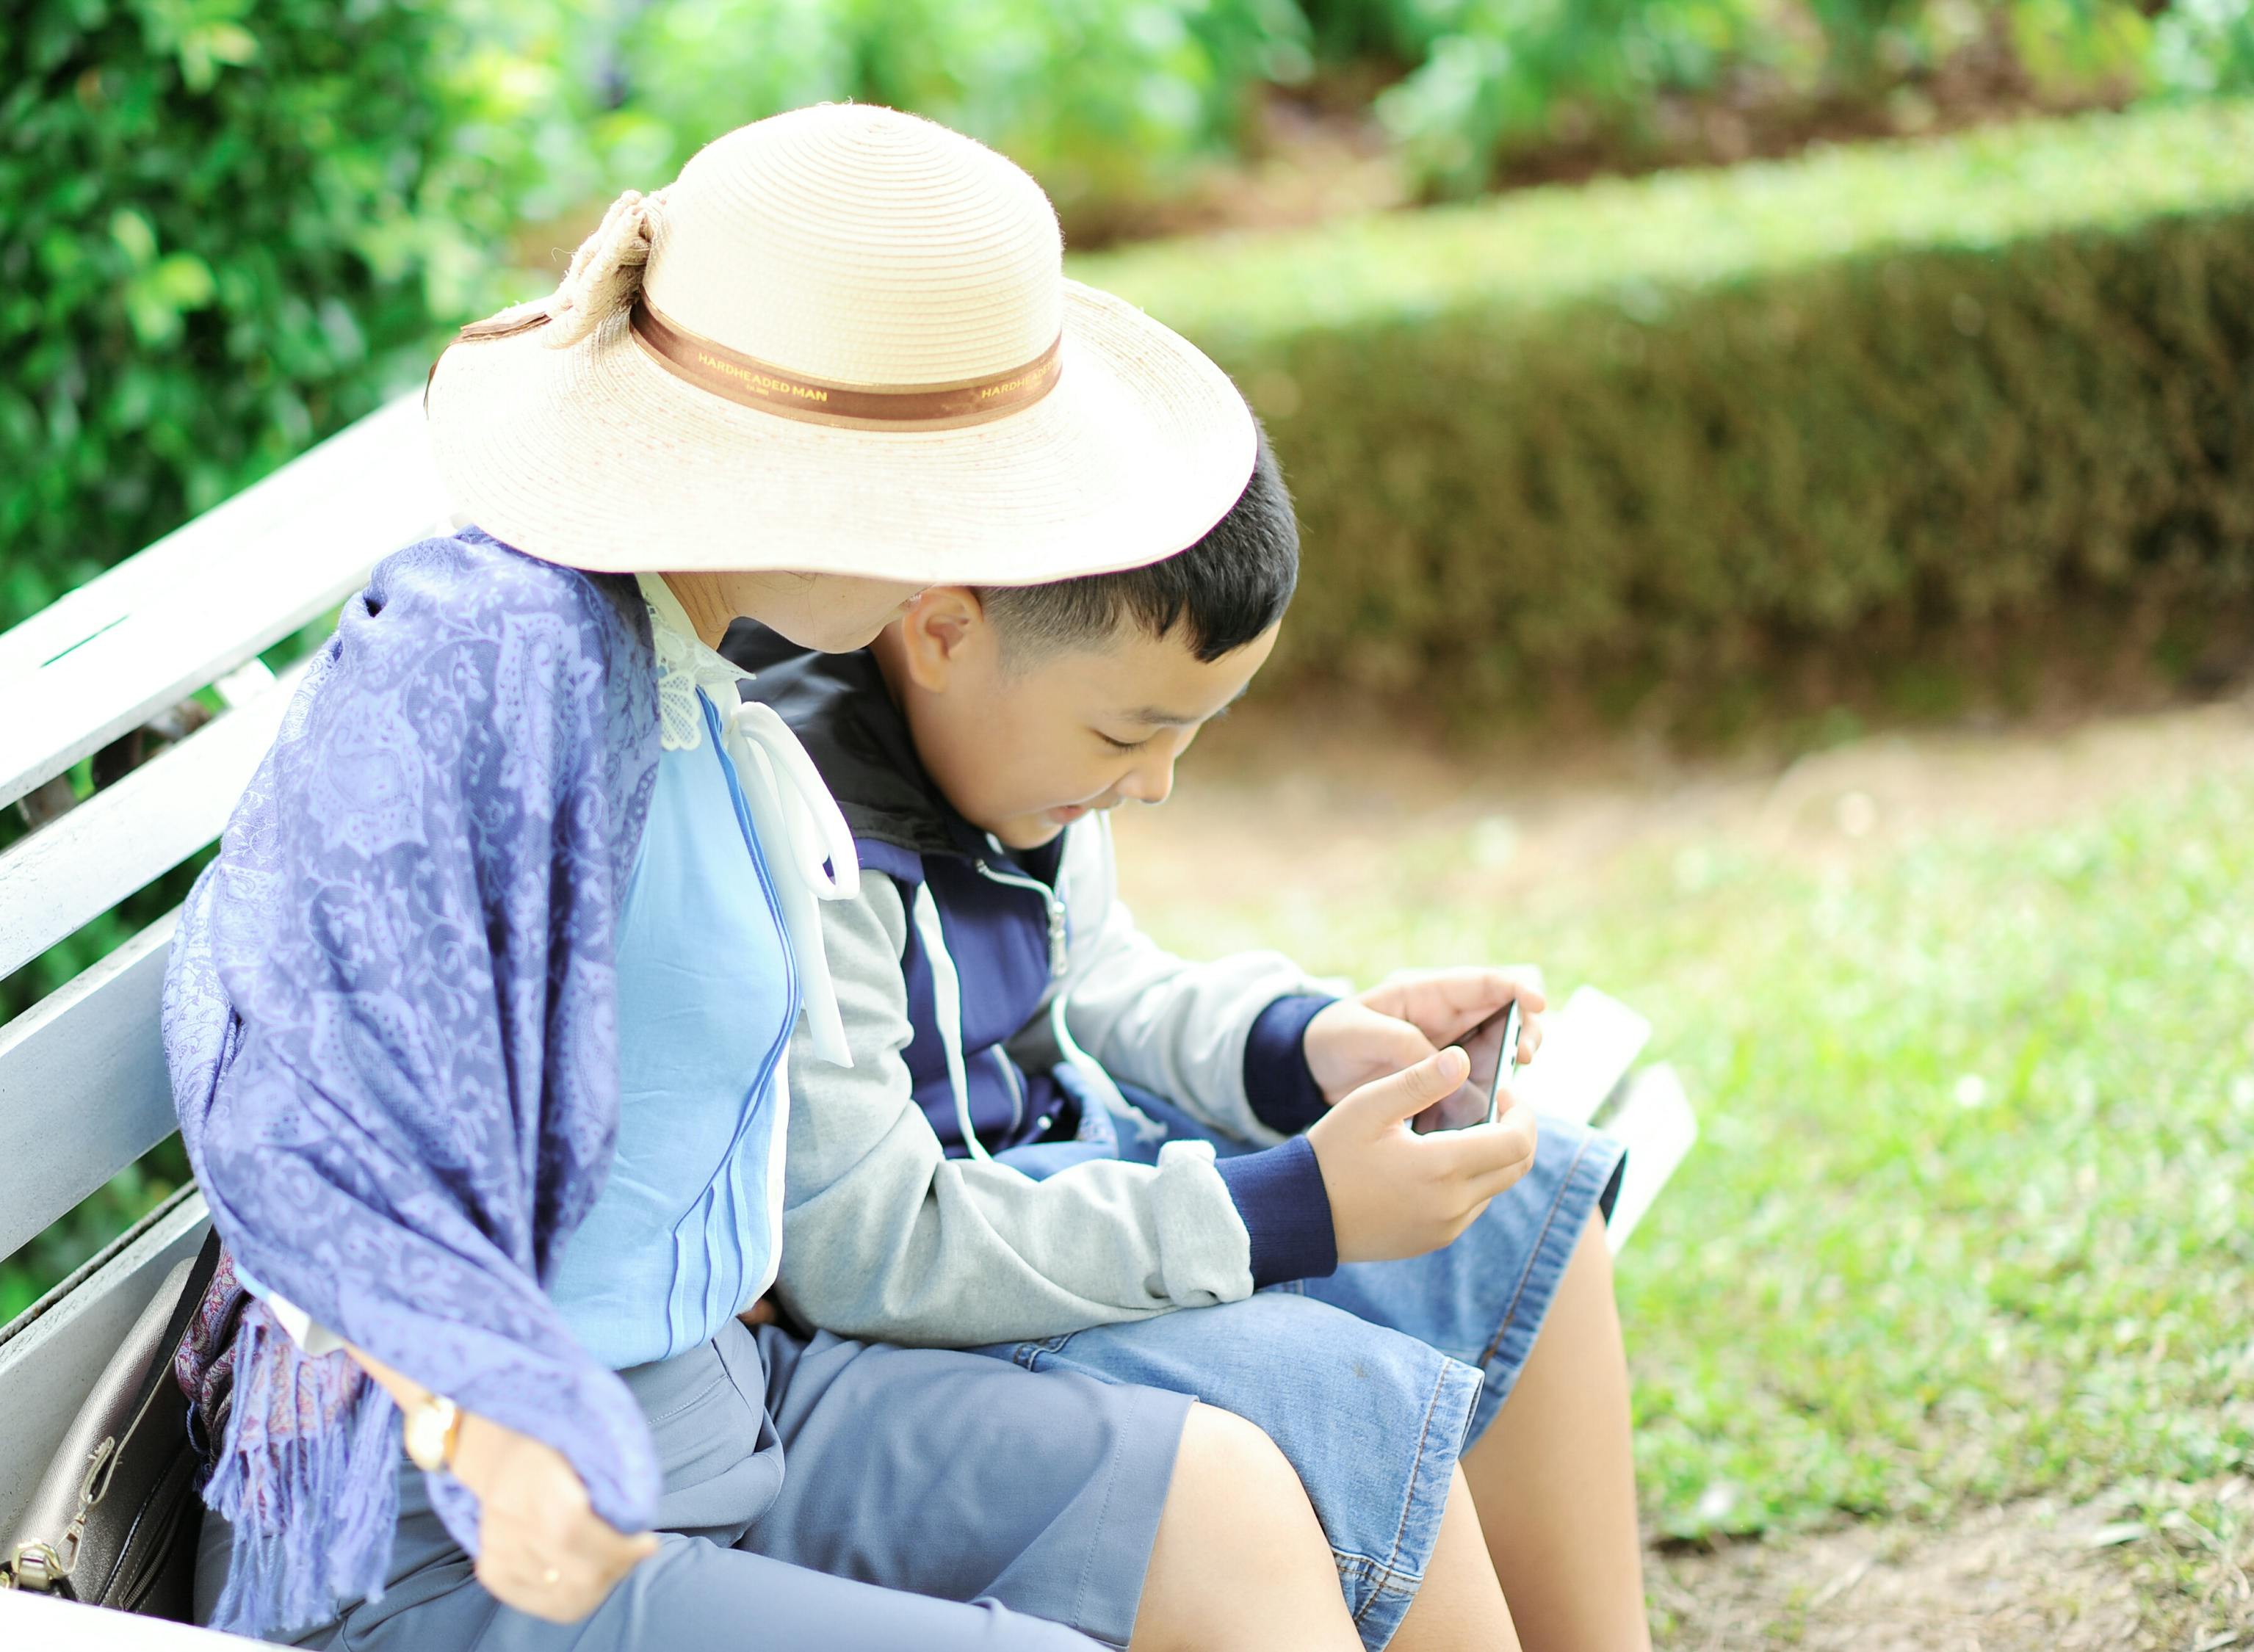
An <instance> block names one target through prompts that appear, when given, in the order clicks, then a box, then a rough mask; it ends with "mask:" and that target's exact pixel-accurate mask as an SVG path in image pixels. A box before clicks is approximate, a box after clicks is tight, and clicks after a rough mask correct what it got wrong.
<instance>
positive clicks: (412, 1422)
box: [399, 1394, 462, 1474]
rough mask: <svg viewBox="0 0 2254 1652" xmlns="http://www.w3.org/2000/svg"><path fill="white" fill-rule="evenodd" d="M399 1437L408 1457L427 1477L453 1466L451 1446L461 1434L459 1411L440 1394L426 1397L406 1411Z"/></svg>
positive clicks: (426, 1395)
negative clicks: (402, 1441)
mask: <svg viewBox="0 0 2254 1652" xmlns="http://www.w3.org/2000/svg"><path fill="white" fill-rule="evenodd" d="M399 1432H400V1433H401V1434H402V1436H403V1437H404V1438H405V1439H406V1441H407V1454H408V1456H409V1457H410V1458H412V1459H414V1461H415V1466H416V1467H417V1468H420V1469H422V1470H423V1472H424V1473H426V1474H437V1472H438V1471H439V1470H440V1469H442V1468H451V1467H453V1465H454V1442H455V1440H456V1439H458V1438H459V1436H460V1434H461V1432H462V1408H461V1407H460V1406H458V1405H455V1404H454V1402H453V1401H452V1400H451V1399H448V1398H446V1397H445V1396H444V1395H443V1394H425V1395H423V1398H420V1399H418V1400H416V1402H415V1403H414V1404H413V1405H409V1407H408V1408H407V1411H406V1414H405V1418H404V1420H403V1421H402V1423H401V1425H400V1431H399Z"/></svg>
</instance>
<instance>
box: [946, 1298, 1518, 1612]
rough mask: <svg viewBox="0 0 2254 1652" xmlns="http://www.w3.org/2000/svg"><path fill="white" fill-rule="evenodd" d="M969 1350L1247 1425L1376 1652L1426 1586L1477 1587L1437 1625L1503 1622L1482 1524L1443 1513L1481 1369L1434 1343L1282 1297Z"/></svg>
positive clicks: (1444, 1591) (1445, 1590) (1443, 1592)
mask: <svg viewBox="0 0 2254 1652" xmlns="http://www.w3.org/2000/svg"><path fill="white" fill-rule="evenodd" d="M980 1351H981V1352H983V1353H986V1354H989V1355H991V1356H994V1357H996V1358H998V1359H1007V1360H1010V1361H1011V1362H1012V1363H1016V1364H1019V1365H1021V1366H1024V1367H1026V1368H1027V1369H1029V1370H1038V1371H1043V1372H1053V1371H1054V1372H1061V1371H1069V1372H1077V1373H1081V1374H1083V1375H1086V1376H1089V1377H1096V1378H1099V1379H1101V1380H1103V1381H1105V1382H1110V1383H1120V1384H1133V1385H1137V1386H1138V1387H1139V1388H1142V1389H1165V1390H1171V1391H1175V1392H1178V1393H1182V1394H1195V1395H1197V1396H1199V1397H1200V1398H1202V1399H1204V1400H1206V1401H1207V1402H1208V1404H1210V1405H1217V1406H1220V1407H1222V1408H1223V1409H1225V1410H1227V1411H1230V1412H1236V1413H1237V1414H1239V1415H1240V1416H1243V1417H1245V1418H1250V1420H1251V1421H1252V1422H1253V1423H1255V1424H1257V1425H1259V1427H1260V1428H1261V1429H1262V1430H1263V1431H1264V1432H1265V1433H1266V1434H1267V1435H1268V1436H1269V1437H1270V1438H1271V1439H1273V1440H1274V1441H1275V1443H1276V1445H1277V1446H1279V1447H1280V1448H1281V1449H1282V1451H1283V1453H1284V1456H1285V1459H1286V1460H1288V1461H1289V1462H1290V1464H1291V1466H1292V1467H1293V1468H1294V1469H1296V1470H1297V1471H1298V1474H1299V1480H1300V1481H1302V1482H1303V1483H1304V1484H1305V1486H1306V1496H1307V1498H1308V1500H1309V1501H1310V1502H1313V1506H1314V1511H1315V1514H1316V1516H1318V1517H1319V1518H1320V1521H1321V1523H1322V1530H1323V1533H1324V1535H1325V1537H1327V1540H1328V1542H1329V1545H1330V1550H1331V1558H1332V1560H1333V1562H1334V1565H1335V1568H1336V1570H1335V1576H1334V1586H1333V1589H1332V1593H1333V1595H1334V1598H1336V1596H1337V1595H1338V1594H1340V1593H1343V1595H1344V1597H1345V1600H1346V1603H1347V1605H1348V1607H1349V1608H1350V1609H1351V1611H1352V1614H1353V1618H1354V1622H1355V1627H1356V1628H1357V1629H1358V1630H1359V1631H1360V1633H1361V1636H1362V1644H1363V1645H1364V1646H1366V1647H1368V1648H1369V1649H1372V1652H1375V1649H1377V1648H1380V1647H1383V1646H1384V1645H1386V1644H1387V1643H1388V1642H1389V1641H1390V1639H1391V1638H1392V1636H1393V1635H1394V1632H1395V1630H1396V1628H1397V1627H1398V1626H1399V1625H1400V1624H1401V1622H1402V1621H1403V1617H1404V1614H1406V1613H1407V1612H1408V1611H1409V1610H1410V1607H1411V1601H1412V1600H1416V1599H1418V1598H1419V1596H1420V1594H1421V1593H1422V1592H1423V1590H1425V1588H1428V1587H1429V1588H1432V1590H1433V1591H1434V1593H1436V1594H1437V1595H1439V1596H1442V1597H1446V1596H1449V1595H1451V1594H1452V1593H1458V1592H1460V1591H1463V1590H1470V1591H1472V1592H1474V1593H1475V1592H1476V1591H1477V1590H1478V1589H1479V1588H1481V1587H1483V1588H1484V1590H1485V1592H1486V1594H1487V1596H1488V1603H1487V1606H1486V1607H1485V1608H1484V1609H1483V1614H1482V1609H1481V1608H1480V1607H1477V1606H1476V1605H1475V1604H1474V1603H1470V1602H1468V1601H1465V1602H1460V1604H1459V1605H1458V1606H1456V1607H1450V1608H1449V1609H1448V1610H1447V1611H1446V1612H1442V1613H1439V1614H1438V1615H1439V1618H1441V1619H1442V1620H1444V1621H1458V1620H1461V1621H1467V1622H1476V1621H1482V1615H1484V1621H1490V1622H1492V1621H1507V1616H1506V1615H1505V1614H1504V1613H1503V1610H1502V1595H1501V1591H1500V1590H1499V1588H1498V1587H1497V1586H1496V1584H1495V1576H1494V1568H1493V1567H1492V1566H1491V1565H1489V1564H1488V1559H1487V1556H1486V1553H1485V1551H1484V1548H1483V1547H1482V1546H1481V1544H1479V1543H1478V1542H1477V1541H1476V1537H1477V1534H1478V1523H1477V1516H1475V1515H1472V1514H1470V1511H1469V1509H1468V1505H1467V1507H1466V1509H1463V1510H1461V1511H1459V1512H1458V1515H1457V1517H1456V1518H1455V1519H1454V1521H1453V1523H1451V1521H1450V1519H1449V1518H1448V1515H1449V1509H1448V1505H1449V1493H1450V1488H1451V1487H1452V1486H1453V1485H1458V1484H1460V1481H1459V1480H1458V1478H1457V1476H1456V1473H1455V1469H1456V1460H1457V1453H1459V1451H1460V1449H1461V1446H1462V1444H1463V1440H1464V1437H1465V1432H1466V1429H1467V1426H1468V1425H1469V1423H1470V1419H1471V1416H1472V1412H1473V1407H1474V1404H1475V1402H1476V1400H1477V1398H1478V1394H1479V1388H1480V1378H1479V1374H1478V1372H1476V1371H1474V1370H1472V1369H1471V1368H1470V1367H1468V1366H1467V1365H1464V1364H1462V1363H1460V1362H1458V1361H1455V1360H1452V1359H1450V1358H1448V1357H1447V1356H1445V1355H1443V1354H1441V1353H1439V1351H1438V1350H1437V1349H1432V1348H1431V1347H1429V1346H1427V1345H1426V1344H1425V1343H1423V1342H1418V1341H1417V1340H1416V1339H1414V1338H1412V1337H1409V1336H1404V1335H1401V1334H1400V1333H1398V1332H1397V1331H1392V1330H1389V1329H1387V1328H1384V1327H1383V1326H1377V1325H1372V1324H1369V1323H1367V1322H1366V1321H1362V1320H1358V1319H1356V1318H1355V1317H1354V1316H1353V1315H1352V1314H1347V1313H1345V1312H1344V1311H1342V1310H1341V1309H1339V1308H1335V1307H1330V1306H1329V1305H1327V1304H1325V1303H1321V1302H1316V1301H1313V1300H1309V1299H1308V1298H1307V1297H1306V1296H1304V1295H1302V1294H1300V1293H1299V1292H1297V1291H1294V1290H1289V1289H1283V1290H1274V1291H1263V1292H1261V1293H1258V1294H1257V1295H1255V1296H1252V1297H1250V1298H1249V1299H1247V1300H1244V1301H1241V1302H1231V1303H1228V1304H1225V1305H1223V1306H1222V1307H1201V1308H1185V1309H1182V1310H1180V1312H1177V1313H1173V1314H1160V1315H1159V1316H1158V1317H1157V1318H1155V1319H1150V1320H1142V1321H1135V1322H1132V1323H1130V1324H1124V1325H1108V1326H1097V1327H1095V1328H1090V1329H1089V1330H1085V1331H1079V1332H1075V1333H1073V1334H1072V1335H1067V1336H1056V1337H1050V1338H1048V1339H1047V1340H1045V1341H1042V1342H1020V1343H998V1344H996V1345H994V1346H992V1347H990V1348H987V1349H982V1350H980ZM1465 1516H1468V1518H1469V1524H1468V1526H1467V1527H1466V1526H1465ZM1459 1528H1462V1529H1464V1530H1468V1531H1469V1533H1470V1534H1471V1536H1472V1537H1473V1538H1474V1542H1473V1543H1472V1544H1471V1545H1470V1547H1469V1548H1468V1549H1466V1548H1464V1547H1463V1545H1462V1544H1459V1543H1454V1542H1452V1541H1449V1540H1450V1539H1453V1537H1454V1536H1455V1535H1456V1533H1457V1531H1458V1529H1459ZM1448 1558H1453V1559H1455V1560H1458V1561H1461V1562H1467V1565H1448V1564H1445V1561H1446V1560H1447V1559H1448ZM1404 1644H1410V1645H1413V1644H1417V1643H1416V1642H1408V1643H1404ZM1425 1644H1427V1645H1431V1646H1434V1647H1439V1646H1446V1645H1451V1644H1454V1642H1450V1641H1448V1640H1446V1639H1445V1638H1441V1639H1435V1640H1431V1641H1428V1642H1425Z"/></svg>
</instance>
